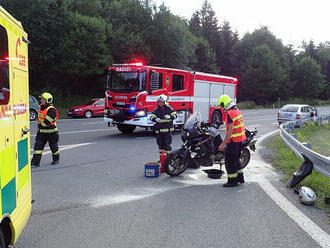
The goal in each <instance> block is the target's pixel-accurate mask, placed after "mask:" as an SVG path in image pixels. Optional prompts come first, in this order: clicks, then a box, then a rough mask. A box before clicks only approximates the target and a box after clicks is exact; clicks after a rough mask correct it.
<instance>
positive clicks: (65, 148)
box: [31, 143, 94, 155]
mask: <svg viewBox="0 0 330 248" xmlns="http://www.w3.org/2000/svg"><path fill="white" fill-rule="evenodd" d="M91 144H94V143H80V144H73V145H64V146H60V152H61V151H64V150H68V149H73V148H77V147H80V146H87V145H91ZM45 150H47V151H46V152H43V153H42V155H46V154H50V153H52V152H51V151H50V148H49V147H46V148H45ZM31 151H32V155H33V149H31Z"/></svg>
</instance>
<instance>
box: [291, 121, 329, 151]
mask: <svg viewBox="0 0 330 248" xmlns="http://www.w3.org/2000/svg"><path fill="white" fill-rule="evenodd" d="M296 133H297V138H298V140H299V141H300V142H308V143H311V144H312V150H313V151H316V152H317V153H319V154H322V155H324V156H327V157H330V125H320V126H318V125H315V124H314V123H309V124H307V125H306V126H305V127H304V128H302V129H301V130H299V129H298V130H296Z"/></svg>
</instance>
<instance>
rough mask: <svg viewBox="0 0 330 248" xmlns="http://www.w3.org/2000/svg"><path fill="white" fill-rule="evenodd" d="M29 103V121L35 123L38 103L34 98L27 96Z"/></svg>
mask: <svg viewBox="0 0 330 248" xmlns="http://www.w3.org/2000/svg"><path fill="white" fill-rule="evenodd" d="M29 102H30V121H35V120H36V119H37V118H38V110H39V102H38V100H37V99H36V98H35V97H34V96H31V95H29Z"/></svg>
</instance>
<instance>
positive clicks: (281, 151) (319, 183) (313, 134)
mask: <svg viewBox="0 0 330 248" xmlns="http://www.w3.org/2000/svg"><path fill="white" fill-rule="evenodd" d="M318 128H320V130H321V131H320V134H318V132H317V131H316V129H318ZM323 129H324V130H328V131H327V132H326V131H324V130H323ZM329 130H330V126H329V125H328V126H324V127H323V126H320V127H315V126H311V125H308V126H307V127H306V128H304V129H302V130H300V131H299V134H298V136H299V137H298V139H299V140H305V141H307V140H308V141H309V142H311V143H312V147H315V148H313V150H314V149H320V151H327V152H328V150H329V148H330V142H325V143H323V142H324V141H326V140H330V132H329ZM323 131H324V132H323ZM321 133H322V134H323V135H322V134H321ZM317 137H318V138H317ZM322 144H323V145H322ZM265 147H266V148H267V149H270V150H272V151H273V154H272V164H273V165H274V166H275V168H278V169H279V170H280V171H282V172H283V174H284V177H283V181H285V182H288V181H289V180H290V179H291V178H292V175H293V173H294V172H295V171H296V170H297V169H298V168H299V167H300V165H301V164H302V161H301V160H300V159H299V158H298V157H297V156H296V155H295V154H294V153H293V152H292V151H291V150H290V148H289V147H287V145H286V144H285V143H284V142H283V141H282V138H281V137H279V136H277V137H272V138H269V139H268V140H267V141H266V142H265ZM317 147H318V148H317ZM327 149H328V150H327ZM300 186H308V187H310V188H312V189H313V190H314V191H315V193H316V195H317V202H316V207H319V208H323V209H326V210H327V212H328V213H330V206H329V205H326V204H325V203H324V198H325V197H330V178H327V177H326V176H324V175H322V174H320V173H318V172H316V171H315V170H313V172H312V174H311V175H310V176H308V177H306V178H305V179H304V180H303V181H302V182H301V183H300Z"/></svg>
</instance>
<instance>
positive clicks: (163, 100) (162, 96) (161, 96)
mask: <svg viewBox="0 0 330 248" xmlns="http://www.w3.org/2000/svg"><path fill="white" fill-rule="evenodd" d="M159 101H162V102H164V103H167V96H166V95H164V94H161V95H160V96H159V97H158V99H157V102H159Z"/></svg>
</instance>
